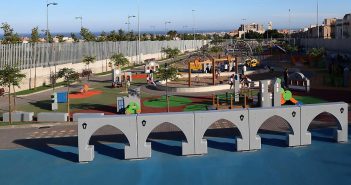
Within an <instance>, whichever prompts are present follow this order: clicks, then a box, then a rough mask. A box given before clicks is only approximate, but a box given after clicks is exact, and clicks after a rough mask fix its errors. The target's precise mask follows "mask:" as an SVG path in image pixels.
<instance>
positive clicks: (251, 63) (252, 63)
mask: <svg viewBox="0 0 351 185" xmlns="http://www.w3.org/2000/svg"><path fill="white" fill-rule="evenodd" d="M258 65H260V61H258V60H257V59H255V58H251V57H250V58H248V59H246V60H245V66H247V67H252V68H254V67H257V66H258Z"/></svg>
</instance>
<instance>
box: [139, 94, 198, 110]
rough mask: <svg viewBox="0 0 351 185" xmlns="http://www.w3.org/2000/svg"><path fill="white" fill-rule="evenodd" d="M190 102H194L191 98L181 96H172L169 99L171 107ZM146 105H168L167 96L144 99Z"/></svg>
mask: <svg viewBox="0 0 351 185" xmlns="http://www.w3.org/2000/svg"><path fill="white" fill-rule="evenodd" d="M190 103H192V101H191V100H190V99H189V98H184V97H179V96H170V99H169V106H171V107H179V106H183V105H187V104H190ZM144 106H146V107H153V108H164V107H167V102H166V96H162V97H160V98H155V99H151V100H147V101H144Z"/></svg>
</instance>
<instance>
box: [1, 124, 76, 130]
mask: <svg viewBox="0 0 351 185" xmlns="http://www.w3.org/2000/svg"><path fill="white" fill-rule="evenodd" d="M77 124H78V123H77V122H66V123H36V124H23V125H8V126H1V127H0V130H6V129H26V128H41V127H55V126H72V125H73V126H74V125H77Z"/></svg>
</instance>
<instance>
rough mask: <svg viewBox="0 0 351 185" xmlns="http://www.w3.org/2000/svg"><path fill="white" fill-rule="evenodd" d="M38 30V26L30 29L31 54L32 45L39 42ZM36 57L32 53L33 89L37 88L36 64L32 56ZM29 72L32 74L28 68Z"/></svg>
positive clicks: (33, 48) (33, 47) (33, 46)
mask: <svg viewBox="0 0 351 185" xmlns="http://www.w3.org/2000/svg"><path fill="white" fill-rule="evenodd" d="M39 38H40V37H39V28H38V26H37V27H34V28H33V29H32V33H31V38H30V41H29V42H30V43H32V44H31V47H32V52H33V51H34V50H35V45H34V43H37V42H39V41H40V40H39ZM35 54H36V55H38V54H37V53H36V52H33V53H32V61H34V89H35V88H36V87H37V84H36V83H37V64H36V60H34V55H35ZM35 57H37V56H35ZM29 70H30V74H31V73H32V67H31V68H29ZM31 79H32V78H31V77H30V80H31ZM30 84H31V82H30Z"/></svg>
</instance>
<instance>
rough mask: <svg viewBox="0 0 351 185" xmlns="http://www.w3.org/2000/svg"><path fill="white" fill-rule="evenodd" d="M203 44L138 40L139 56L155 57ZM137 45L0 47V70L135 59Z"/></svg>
mask: <svg viewBox="0 0 351 185" xmlns="http://www.w3.org/2000/svg"><path fill="white" fill-rule="evenodd" d="M206 43H208V41H204V40H196V41H192V40H181V41H142V42H141V43H140V53H141V54H143V55H147V54H156V53H160V52H161V50H162V48H164V47H171V48H178V49H180V50H182V51H185V50H192V49H198V48H200V47H201V46H203V45H205V44H206ZM137 46H138V42H137V41H122V42H78V43H52V44H50V43H35V44H9V45H1V44H0V69H2V68H3V67H4V66H5V65H17V66H18V67H19V68H20V69H29V68H34V67H48V66H54V65H60V64H67V63H79V62H81V61H82V58H83V57H84V56H95V57H96V59H97V60H105V59H108V58H110V57H111V55H113V54H115V53H122V54H123V55H124V56H127V57H133V56H137Z"/></svg>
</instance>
